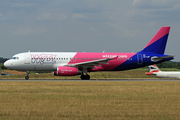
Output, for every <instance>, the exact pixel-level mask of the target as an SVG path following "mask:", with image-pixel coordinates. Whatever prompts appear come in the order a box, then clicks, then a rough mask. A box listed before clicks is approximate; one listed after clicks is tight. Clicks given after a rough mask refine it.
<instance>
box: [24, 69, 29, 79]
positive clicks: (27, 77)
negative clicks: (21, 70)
mask: <svg viewBox="0 0 180 120" xmlns="http://www.w3.org/2000/svg"><path fill="white" fill-rule="evenodd" d="M26 73H27V76H26V77H25V79H26V80H29V71H28V70H27V72H26Z"/></svg>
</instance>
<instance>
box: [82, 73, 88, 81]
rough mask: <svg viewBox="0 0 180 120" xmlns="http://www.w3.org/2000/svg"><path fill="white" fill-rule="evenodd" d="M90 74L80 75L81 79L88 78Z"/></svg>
mask: <svg viewBox="0 0 180 120" xmlns="http://www.w3.org/2000/svg"><path fill="white" fill-rule="evenodd" d="M89 79H90V76H89V75H83V74H82V75H81V80H89Z"/></svg>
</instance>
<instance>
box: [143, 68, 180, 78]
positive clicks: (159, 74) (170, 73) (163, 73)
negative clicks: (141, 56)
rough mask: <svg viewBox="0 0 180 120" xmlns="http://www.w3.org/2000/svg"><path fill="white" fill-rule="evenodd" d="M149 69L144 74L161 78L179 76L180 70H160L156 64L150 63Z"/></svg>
mask: <svg viewBox="0 0 180 120" xmlns="http://www.w3.org/2000/svg"><path fill="white" fill-rule="evenodd" d="M149 71H150V72H146V75H151V76H155V77H162V78H180V71H161V70H159V68H158V67H157V66H156V65H150V66H149Z"/></svg>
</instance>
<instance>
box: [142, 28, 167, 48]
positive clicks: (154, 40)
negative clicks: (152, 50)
mask: <svg viewBox="0 0 180 120" xmlns="http://www.w3.org/2000/svg"><path fill="white" fill-rule="evenodd" d="M169 30H170V27H162V28H161V29H160V30H159V31H158V32H157V33H156V35H155V36H154V37H153V38H152V39H151V41H150V42H149V43H148V44H147V45H146V47H148V46H149V45H151V44H152V43H154V42H156V41H157V40H159V39H160V38H162V37H163V36H165V35H166V34H168V33H169ZM146 47H145V48H146Z"/></svg>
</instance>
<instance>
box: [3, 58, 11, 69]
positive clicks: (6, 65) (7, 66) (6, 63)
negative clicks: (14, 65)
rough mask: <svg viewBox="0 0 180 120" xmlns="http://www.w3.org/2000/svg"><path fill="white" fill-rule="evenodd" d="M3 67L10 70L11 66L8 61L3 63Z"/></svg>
mask: <svg viewBox="0 0 180 120" xmlns="http://www.w3.org/2000/svg"><path fill="white" fill-rule="evenodd" d="M4 66H5V67H6V68H10V66H11V63H10V61H9V60H7V61H6V62H5V63H4Z"/></svg>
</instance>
